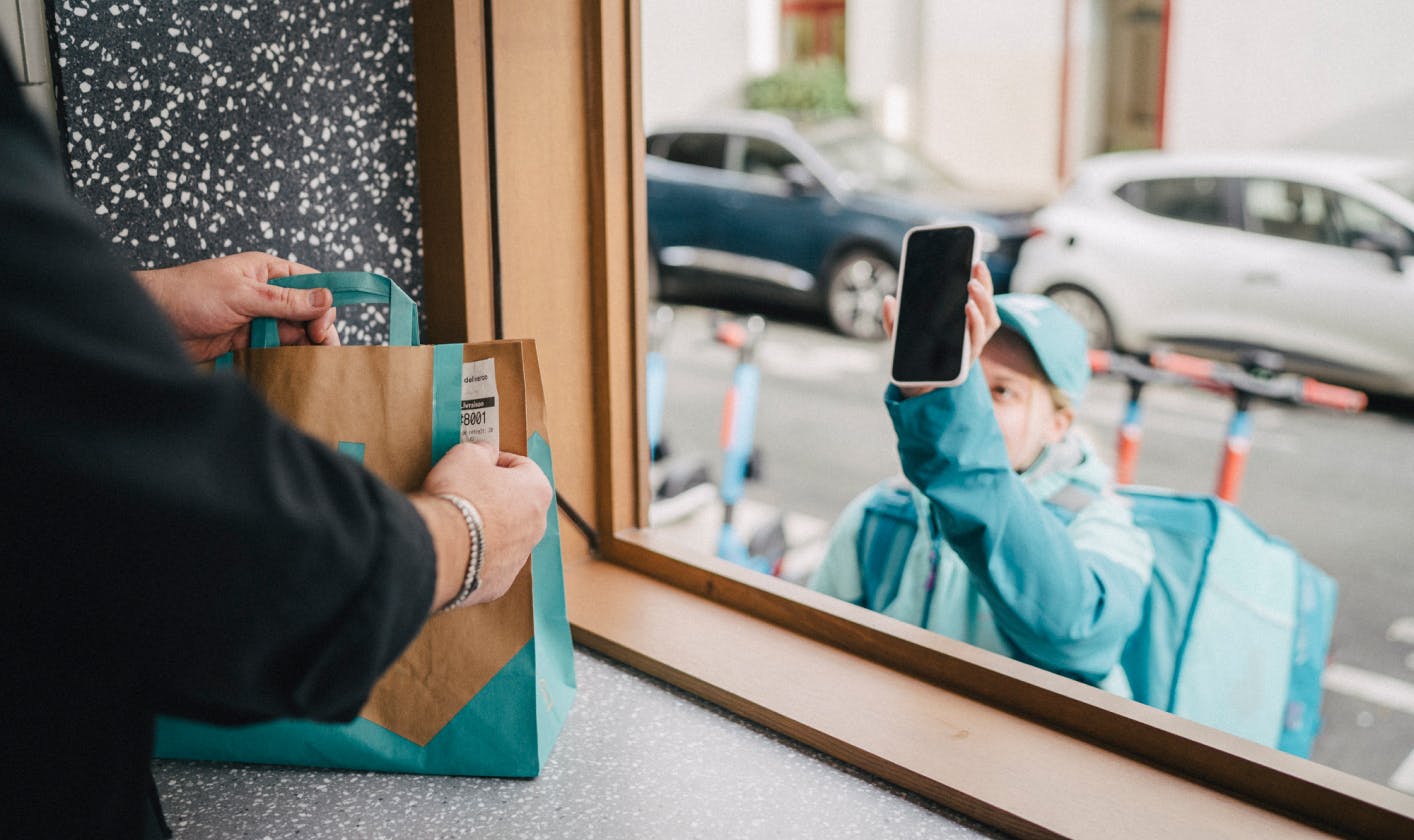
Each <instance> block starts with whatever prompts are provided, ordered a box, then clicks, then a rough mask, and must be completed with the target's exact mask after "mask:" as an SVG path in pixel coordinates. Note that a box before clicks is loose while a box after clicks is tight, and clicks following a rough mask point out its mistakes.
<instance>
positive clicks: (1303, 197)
mask: <svg viewBox="0 0 1414 840" xmlns="http://www.w3.org/2000/svg"><path fill="white" fill-rule="evenodd" d="M1243 209H1244V211H1245V212H1246V216H1247V229H1248V230H1251V231H1255V232H1257V233H1265V234H1268V235H1270V236H1282V237H1285V238H1287V239H1300V240H1303V241H1305V242H1323V243H1326V244H1328V245H1334V244H1337V240H1336V235H1335V227H1334V225H1333V224H1332V223H1331V221H1330V218H1329V215H1328V214H1327V212H1326V199H1325V195H1324V193H1323V192H1322V190H1321V189H1320V187H1316V186H1312V185H1311V184H1298V183H1294V182H1292V181H1277V180H1271V179H1266V178H1253V179H1251V180H1249V181H1247V184H1246V191H1245V192H1244V197H1243Z"/></svg>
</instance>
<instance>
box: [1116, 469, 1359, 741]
mask: <svg viewBox="0 0 1414 840" xmlns="http://www.w3.org/2000/svg"><path fill="white" fill-rule="evenodd" d="M1121 495H1123V496H1124V497H1126V498H1127V499H1130V500H1131V501H1132V502H1133V512H1134V519H1135V523H1136V524H1138V525H1139V526H1140V527H1142V528H1144V530H1145V531H1146V532H1148V534H1149V535H1150V538H1151V539H1152V540H1153V541H1154V551H1155V564H1154V581H1153V583H1152V585H1151V587H1150V592H1149V603H1148V604H1146V610H1145V618H1144V621H1143V623H1142V624H1141V625H1140V627H1139V629H1138V630H1137V631H1136V632H1135V634H1134V635H1133V636H1132V637H1131V638H1130V642H1129V644H1128V645H1127V646H1126V648H1125V651H1124V655H1123V657H1122V659H1121V663H1122V665H1123V666H1124V669H1125V672H1126V673H1127V674H1128V675H1129V678H1130V683H1131V685H1132V686H1133V689H1134V697H1135V699H1136V700H1139V701H1141V702H1144V703H1148V704H1149V705H1152V706H1157V707H1158V708H1161V709H1164V710H1165V711H1169V712H1172V713H1174V714H1176V715H1179V716H1181V717H1184V718H1187V719H1189V720H1194V721H1197V722H1198V723H1202V724H1206V725H1208V726H1212V727H1214V728H1215V729H1221V730H1223V731H1225V732H1229V733H1232V734H1234V735H1238V736H1241V737H1243V738H1247V739H1249V740H1251V741H1255V742H1257V743H1259V744H1263V745H1265V746H1270V747H1276V748H1278V749H1281V750H1283V751H1285V752H1289V753H1292V754H1295V755H1299V756H1303V757H1304V756H1307V755H1309V754H1310V752H1311V747H1312V744H1313V742H1314V740H1315V737H1316V732H1317V730H1318V729H1319V728H1320V707H1321V683H1320V677H1321V672H1322V670H1323V669H1324V667H1325V660H1326V655H1327V653H1328V650H1329V646H1330V638H1331V633H1332V630H1333V626H1334V622H1335V609H1336V595H1337V587H1336V584H1335V582H1334V581H1333V580H1332V579H1331V578H1330V577H1329V576H1327V575H1326V574H1325V573H1323V572H1322V571H1321V570H1320V569H1318V568H1316V567H1315V566H1313V565H1311V564H1310V563H1308V562H1307V561H1306V560H1304V559H1303V558H1302V557H1301V556H1300V555H1299V554H1297V553H1296V551H1295V550H1294V549H1292V548H1291V546H1290V545H1288V544H1287V543H1285V542H1283V541H1282V540H1279V539H1276V538H1274V537H1271V536H1269V535H1268V534H1267V533H1266V532H1264V531H1263V530H1262V529H1261V528H1259V527H1258V526H1257V525H1256V524H1254V523H1253V522H1252V521H1251V520H1250V519H1248V518H1247V517H1246V516H1245V515H1243V514H1242V513H1241V512H1240V511H1239V510H1238V509H1237V508H1235V507H1233V506H1232V505H1230V504H1227V503H1225V502H1222V501H1220V500H1218V499H1217V498H1215V497H1211V496H1185V495H1181V494H1176V493H1170V492H1167V491H1144V490H1135V489H1130V488H1125V489H1124V490H1122V491H1121Z"/></svg>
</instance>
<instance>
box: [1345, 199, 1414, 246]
mask: <svg viewBox="0 0 1414 840" xmlns="http://www.w3.org/2000/svg"><path fill="white" fill-rule="evenodd" d="M1332 198H1333V199H1334V200H1335V205H1336V208H1337V209H1338V212H1339V213H1340V244H1342V245H1345V246H1346V247H1354V246H1357V245H1360V244H1361V243H1364V245H1365V246H1366V247H1369V246H1371V245H1377V244H1380V243H1388V244H1389V245H1391V246H1392V247H1394V248H1395V249H1396V250H1397V251H1398V252H1399V253H1401V254H1408V253H1411V248H1414V242H1411V237H1410V234H1409V229H1408V228H1406V227H1404V226H1403V225H1401V224H1399V223H1398V222H1396V221H1395V220H1394V219H1391V218H1390V217H1389V216H1386V215H1385V214H1384V213H1381V212H1380V211H1378V210H1376V209H1375V208H1373V207H1371V206H1370V205H1368V204H1366V203H1365V202H1363V201H1361V200H1359V199H1358V198H1351V197H1350V196H1348V195H1343V194H1341V193H1335V194H1333V195H1332Z"/></svg>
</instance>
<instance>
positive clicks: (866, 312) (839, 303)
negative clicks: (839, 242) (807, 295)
mask: <svg viewBox="0 0 1414 840" xmlns="http://www.w3.org/2000/svg"><path fill="white" fill-rule="evenodd" d="M826 277H827V280H828V286H827V287H826V293H825V306H826V310H827V312H828V314H829V316H830V324H831V325H832V326H833V327H834V328H835V329H836V330H839V331H840V332H841V333H844V334H845V335H847V336H850V337H852V338H862V339H870V340H878V339H881V338H883V337H884V296H885V295H891V294H894V293H895V292H897V291H898V269H897V268H895V267H894V264H893V263H891V262H889V261H888V260H887V259H885V258H883V257H881V256H879V255H878V254H877V253H875V252H873V251H868V250H863V249H858V250H854V251H848V252H846V253H845V254H844V255H843V256H841V257H840V258H839V259H837V260H835V261H834V262H833V263H832V264H831V265H830V270H829V273H828V274H827V275H826Z"/></svg>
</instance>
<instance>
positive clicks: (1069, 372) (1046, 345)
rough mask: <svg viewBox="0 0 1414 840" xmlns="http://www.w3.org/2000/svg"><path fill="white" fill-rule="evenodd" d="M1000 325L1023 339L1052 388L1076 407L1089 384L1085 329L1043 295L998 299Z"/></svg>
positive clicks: (1001, 297) (1007, 296) (1013, 296)
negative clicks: (1013, 331)
mask: <svg viewBox="0 0 1414 840" xmlns="http://www.w3.org/2000/svg"><path fill="white" fill-rule="evenodd" d="M996 301H997V314H999V315H1001V317H1002V324H1004V325H1005V326H1008V327H1010V328H1011V329H1013V330H1015V331H1016V332H1017V333H1019V334H1020V335H1021V337H1022V338H1024V339H1026V343H1027V344H1030V345H1031V349H1032V350H1034V351H1035V352H1036V358H1037V360H1039V361H1040V362H1041V370H1042V372H1044V373H1045V374H1046V378H1047V379H1049V380H1051V384H1052V385H1054V386H1056V387H1057V388H1059V389H1060V390H1061V393H1063V394H1065V395H1066V396H1067V397H1069V398H1070V404H1071V405H1073V406H1079V405H1080V402H1081V400H1083V399H1084V398H1085V388H1086V386H1088V385H1089V384H1090V356H1089V352H1088V349H1087V345H1086V341H1085V328H1084V327H1082V326H1080V324H1079V323H1078V322H1077V321H1076V320H1075V319H1074V318H1072V317H1071V316H1070V313H1068V312H1066V311H1065V310H1064V309H1061V308H1060V307H1059V306H1057V305H1056V304H1055V303H1054V302H1053V301H1052V300H1051V299H1050V298H1048V297H1046V296H1045V295H1021V294H1008V295H997V297H996Z"/></svg>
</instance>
